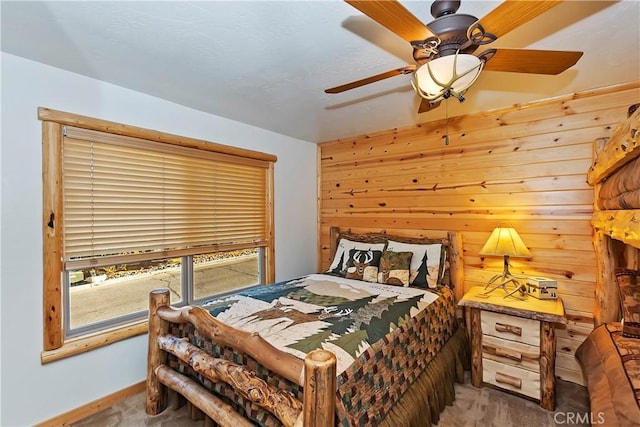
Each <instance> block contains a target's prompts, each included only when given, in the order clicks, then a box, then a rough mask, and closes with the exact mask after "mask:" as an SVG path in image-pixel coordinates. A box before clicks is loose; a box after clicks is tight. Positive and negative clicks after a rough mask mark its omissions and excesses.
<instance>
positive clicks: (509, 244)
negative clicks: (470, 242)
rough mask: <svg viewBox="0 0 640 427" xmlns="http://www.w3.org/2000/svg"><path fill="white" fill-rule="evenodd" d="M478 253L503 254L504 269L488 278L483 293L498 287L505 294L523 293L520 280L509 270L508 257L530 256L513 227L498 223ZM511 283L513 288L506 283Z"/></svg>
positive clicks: (488, 254)
mask: <svg viewBox="0 0 640 427" xmlns="http://www.w3.org/2000/svg"><path fill="white" fill-rule="evenodd" d="M480 255H487V256H503V257H504V271H503V272H502V274H497V275H495V276H493V277H492V278H491V280H489V283H487V285H486V286H485V288H484V289H485V294H489V293H491V292H493V291H495V290H496V289H498V288H502V289H504V291H505V292H506V293H507V295H505V297H506V296H516V297H517V295H514V294H516V292H518V291H520V294H521V296H523V295H524V293H523V292H522V287H523V286H524V285H521V284H520V282H518V280H517V279H516V278H515V277H514V276H513V275H512V274H511V273H510V272H509V257H510V256H511V257H520V258H526V257H530V256H531V252H529V249H527V247H526V246H525V244H524V242H523V241H522V239H521V238H520V235H519V234H518V232H517V231H516V229H515V228H513V227H512V226H510V225H508V224H499V225H498V226H497V227H496V228H495V229H494V230H493V232H492V233H491V236H489V239H487V242H486V243H485V244H484V246H483V247H482V249H481V250H480ZM509 283H511V284H513V286H514V289H509V288H508V287H507V284H509Z"/></svg>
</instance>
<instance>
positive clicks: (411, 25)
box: [325, 0, 582, 113]
mask: <svg viewBox="0 0 640 427" xmlns="http://www.w3.org/2000/svg"><path fill="white" fill-rule="evenodd" d="M345 1H346V3H348V4H350V5H351V6H353V7H355V8H356V9H358V10H359V11H361V12H362V13H364V14H365V15H367V16H368V17H370V18H371V19H373V20H374V21H376V22H377V23H379V24H381V25H382V26H384V27H385V28H387V29H388V30H391V31H392V32H394V33H395V34H397V35H398V36H400V37H402V38H403V39H404V40H406V41H408V42H409V43H410V44H411V46H412V47H413V59H414V60H415V62H416V63H417V64H418V65H413V64H409V65H406V66H404V67H399V68H396V69H394V70H390V71H387V72H384V73H381V74H377V75H375V76H370V77H367V78H364V79H361V80H357V81H354V82H350V83H346V84H343V85H340V86H336V87H333V88H330V89H326V90H325V92H326V93H340V92H344V91H347V90H350V89H354V88H357V87H360V86H364V85H367V84H370V83H374V82H377V81H380V80H384V79H387V78H390V77H394V76H398V75H403V74H413V75H414V77H413V81H412V82H411V84H412V86H413V88H414V89H415V91H416V93H417V94H418V95H419V96H420V97H421V98H422V101H421V103H420V107H419V109H418V113H423V112H425V111H429V110H431V109H434V108H436V107H437V106H438V105H439V104H440V101H442V100H443V99H448V98H450V97H455V98H457V99H458V100H459V101H460V102H462V101H464V94H465V92H466V91H467V90H468V89H469V87H471V85H472V84H473V83H474V82H475V81H476V79H477V78H478V76H479V75H480V72H481V71H482V70H486V71H508V72H515V73H532V74H550V75H555V74H559V73H561V72H563V71H565V70H566V69H568V68H570V67H572V66H573V65H575V63H576V62H578V59H580V57H581V56H582V52H574V51H551V50H530V49H504V48H499V49H486V50H483V51H482V52H480V53H479V54H475V52H476V50H478V48H479V47H480V46H484V45H487V44H489V43H492V42H493V41H495V40H496V39H498V38H499V37H502V36H503V35H505V34H507V33H508V32H510V31H512V30H514V29H516V28H518V27H519V26H521V25H523V24H525V23H527V22H528V21H530V20H532V19H533V18H535V17H536V16H538V15H541V14H542V13H544V12H546V11H547V10H549V9H551V8H552V7H554V6H556V5H558V4H559V3H562V1H561V0H550V1H540V0H534V1H520V0H506V1H504V2H503V3H501V4H500V5H499V6H498V7H496V8H495V9H493V10H492V11H491V12H489V13H488V14H487V15H486V16H485V17H484V18H482V19H478V18H476V17H474V16H471V15H465V14H460V13H456V12H457V10H458V8H459V7H460V1H446V0H436V1H434V2H433V4H432V5H431V15H432V16H433V18H434V20H433V21H431V22H429V23H428V24H426V25H425V24H423V23H422V22H421V21H420V20H419V19H418V18H416V17H415V16H414V15H413V14H412V13H411V12H409V11H408V10H407V9H406V8H405V7H404V6H402V5H401V4H400V3H399V2H398V1H397V0H380V1H376V0H345Z"/></svg>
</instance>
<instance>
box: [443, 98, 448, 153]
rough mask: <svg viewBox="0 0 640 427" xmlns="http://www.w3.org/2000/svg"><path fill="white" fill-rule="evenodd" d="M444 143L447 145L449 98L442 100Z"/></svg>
mask: <svg viewBox="0 0 640 427" xmlns="http://www.w3.org/2000/svg"><path fill="white" fill-rule="evenodd" d="M444 114H445V119H444V126H445V128H444V145H449V99H446V100H445V101H444Z"/></svg>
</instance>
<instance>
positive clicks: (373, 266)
mask: <svg viewBox="0 0 640 427" xmlns="http://www.w3.org/2000/svg"><path fill="white" fill-rule="evenodd" d="M381 257H382V251H374V250H371V249H368V250H364V249H351V250H350V251H349V259H348V260H347V275H346V277H347V279H356V280H364V281H365V282H377V281H378V265H379V264H380V258H381Z"/></svg>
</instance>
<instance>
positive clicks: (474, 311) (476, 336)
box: [468, 307, 482, 387]
mask: <svg viewBox="0 0 640 427" xmlns="http://www.w3.org/2000/svg"><path fill="white" fill-rule="evenodd" d="M468 313H469V317H470V319H471V320H470V322H471V328H470V331H469V334H470V335H471V384H473V385H474V387H482V320H481V319H480V309H478V308H473V307H471V308H469V309H468Z"/></svg>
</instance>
